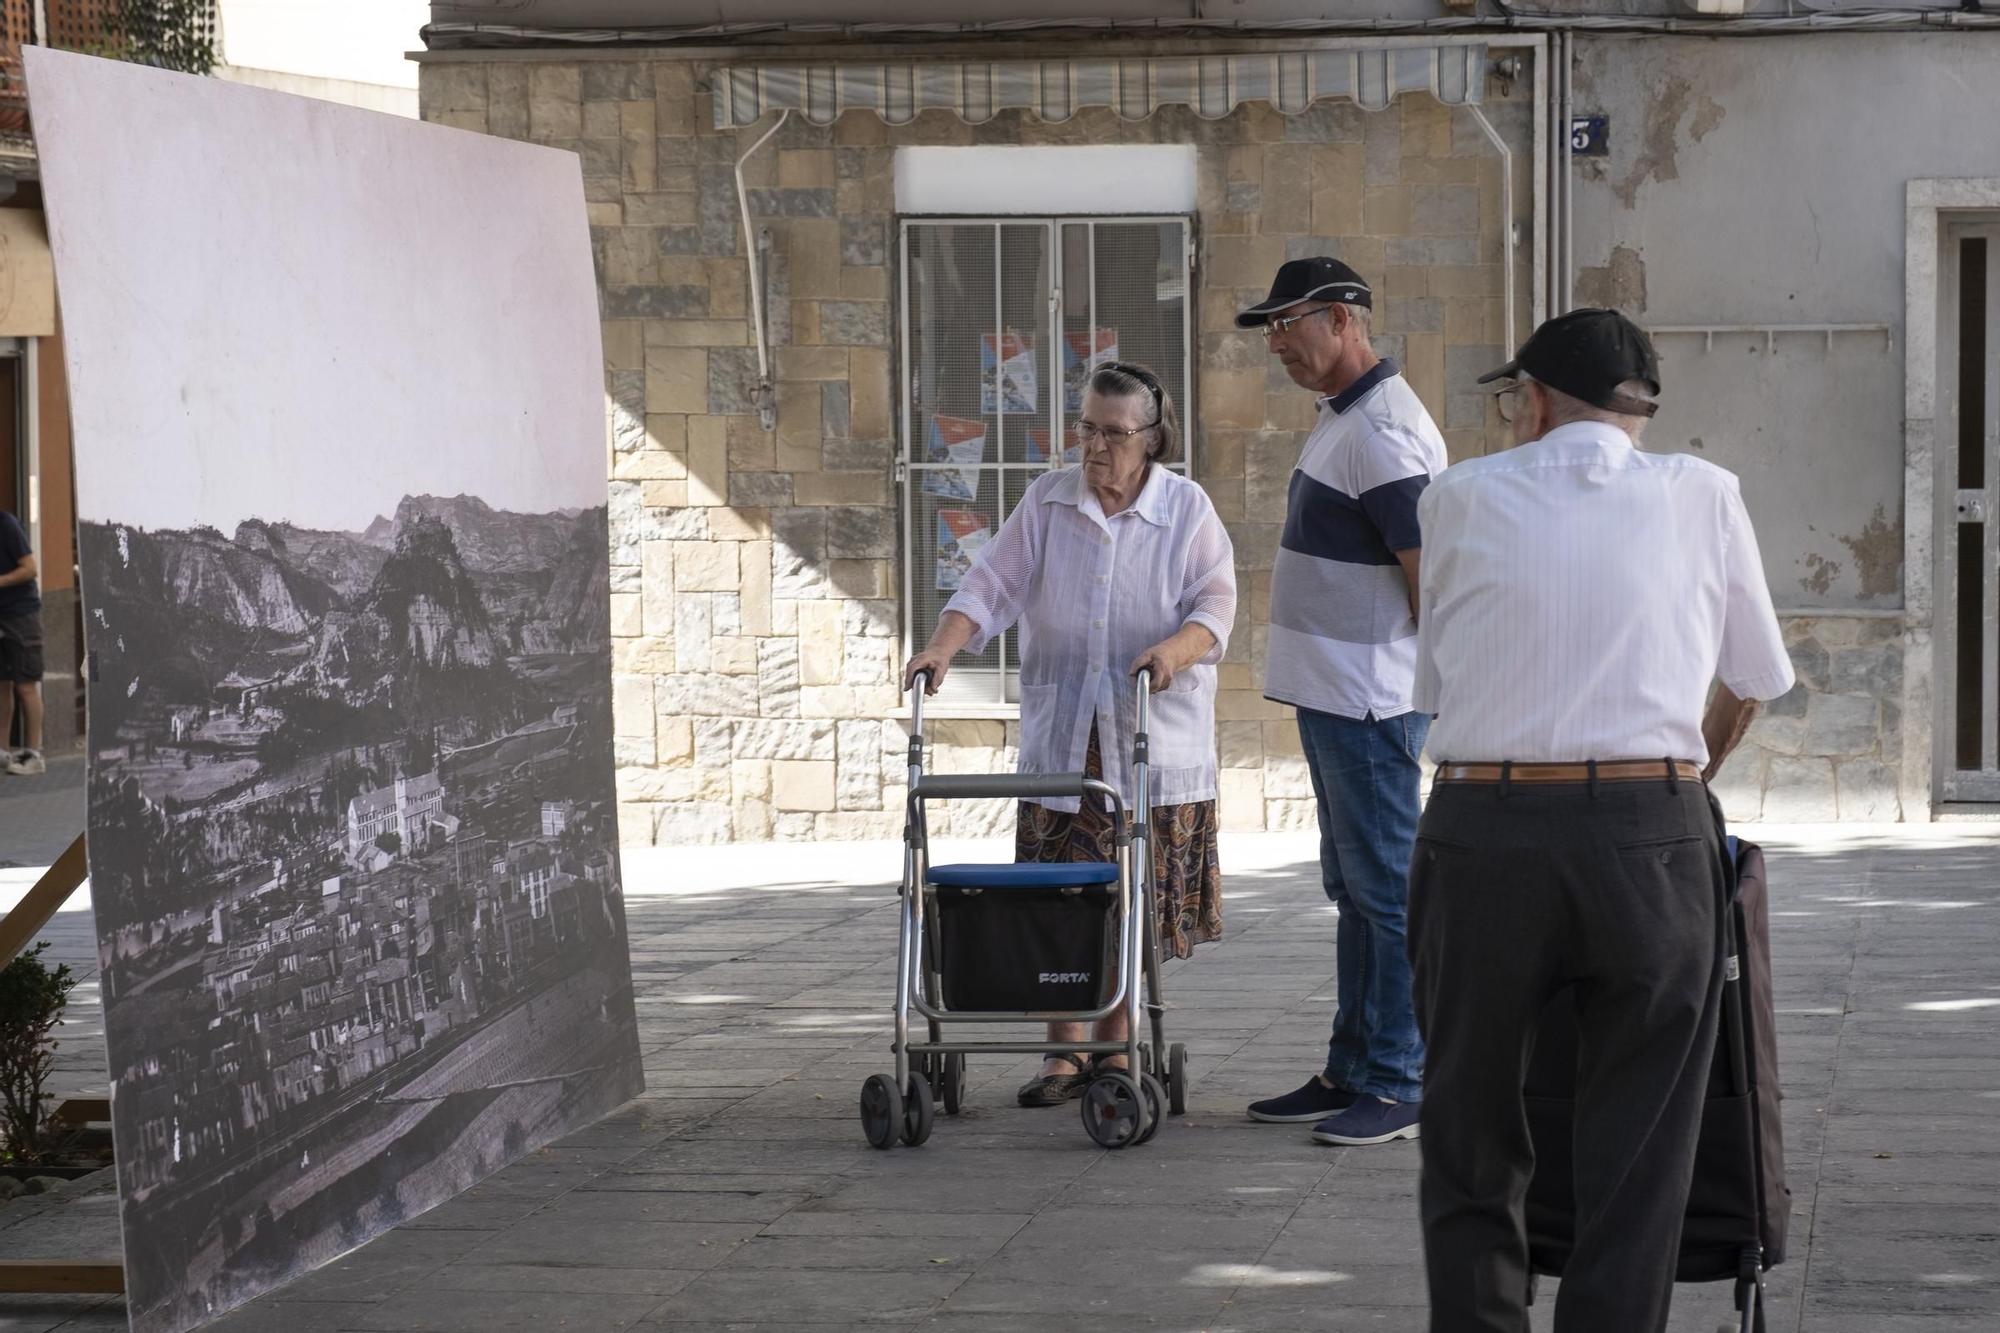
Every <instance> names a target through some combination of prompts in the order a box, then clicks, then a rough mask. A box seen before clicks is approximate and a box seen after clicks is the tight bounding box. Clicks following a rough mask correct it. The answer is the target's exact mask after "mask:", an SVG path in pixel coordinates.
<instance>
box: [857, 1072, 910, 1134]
mask: <svg viewBox="0 0 2000 1333" xmlns="http://www.w3.org/2000/svg"><path fill="white" fill-rule="evenodd" d="M902 1127H903V1094H902V1093H900V1092H898V1091H896V1080H895V1079H893V1078H891V1077H889V1076H888V1075H887V1074H870V1075H869V1076H868V1081H867V1082H866V1083H863V1084H862V1085H861V1132H862V1133H863V1134H866V1135H867V1136H868V1142H869V1144H870V1145H871V1146H873V1147H876V1148H891V1147H894V1146H895V1143H896V1137H897V1135H899V1134H900V1133H901V1132H902Z"/></svg>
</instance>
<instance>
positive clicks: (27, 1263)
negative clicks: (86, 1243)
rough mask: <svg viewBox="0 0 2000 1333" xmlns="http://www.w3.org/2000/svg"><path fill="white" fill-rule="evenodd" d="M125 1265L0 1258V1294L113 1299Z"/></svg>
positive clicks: (108, 1261) (118, 1291) (121, 1289)
mask: <svg viewBox="0 0 2000 1333" xmlns="http://www.w3.org/2000/svg"><path fill="white" fill-rule="evenodd" d="M124 1290H125V1265H124V1264H122V1263H120V1262H119V1261H118V1260H116V1259H82V1260H69V1261H64V1260H60V1259H0V1292H14V1293H23V1292H37V1293H40V1294H44V1295H51V1294H60V1295H68V1296H117V1295H121V1294H123V1292H124Z"/></svg>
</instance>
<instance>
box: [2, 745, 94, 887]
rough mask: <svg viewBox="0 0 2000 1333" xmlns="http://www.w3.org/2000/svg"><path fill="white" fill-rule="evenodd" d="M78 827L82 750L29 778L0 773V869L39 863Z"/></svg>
mask: <svg viewBox="0 0 2000 1333" xmlns="http://www.w3.org/2000/svg"><path fill="white" fill-rule="evenodd" d="M81 832H83V751H81V750H76V751H73V752H71V753H69V754H60V755H51V756H49V771H48V772H46V773H42V774H39V775H37V776H35V777H31V778H17V777H14V776H12V775H11V774H7V773H0V870H4V869H6V868H8V867H12V866H44V865H47V864H48V863H49V862H51V861H53V860H55V859H56V857H58V856H60V855H62V851H63V848H65V847H67V846H69V845H70V843H71V842H72V841H74V840H75V838H76V835H77V834H79V833H81Z"/></svg>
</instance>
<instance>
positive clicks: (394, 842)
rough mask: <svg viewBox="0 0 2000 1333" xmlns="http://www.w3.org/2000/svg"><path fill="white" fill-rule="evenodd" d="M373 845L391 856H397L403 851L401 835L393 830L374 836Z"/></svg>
mask: <svg viewBox="0 0 2000 1333" xmlns="http://www.w3.org/2000/svg"><path fill="white" fill-rule="evenodd" d="M375 845H376V846H377V847H379V848H381V849H382V850H383V851H385V852H387V853H389V855H391V856H396V855H399V854H400V853H401V852H402V850H403V835H402V834H400V833H398V832H396V831H395V830H394V829H391V830H389V831H388V832H387V833H378V834H376V835H375Z"/></svg>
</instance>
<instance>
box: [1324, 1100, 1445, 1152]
mask: <svg viewBox="0 0 2000 1333" xmlns="http://www.w3.org/2000/svg"><path fill="white" fill-rule="evenodd" d="M1422 1105H1423V1103H1421V1102H1385V1101H1383V1100H1382V1099H1381V1098H1380V1097H1358V1098H1356V1099H1355V1101H1354V1104H1353V1105H1352V1106H1349V1107H1348V1108H1347V1109H1346V1110H1345V1111H1342V1112H1341V1113H1340V1114H1339V1115H1336V1116H1331V1117H1329V1118H1327V1119H1325V1120H1322V1121H1320V1122H1319V1123H1318V1124H1317V1125H1314V1126H1313V1132H1312V1137H1313V1142H1315V1143H1334V1144H1339V1145H1340V1146H1341V1147H1344V1148H1359V1147H1364V1146H1366V1145H1367V1144H1371V1143H1387V1142H1389V1141H1390V1140H1391V1139H1413V1138H1415V1137H1417V1112H1418V1111H1419V1109H1420V1108H1421V1107H1422Z"/></svg>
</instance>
